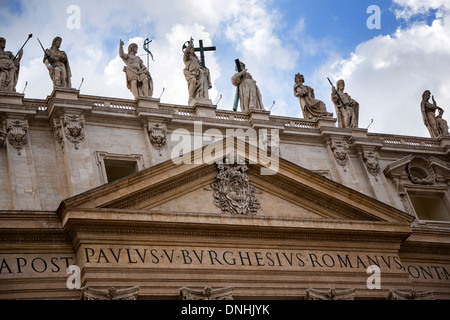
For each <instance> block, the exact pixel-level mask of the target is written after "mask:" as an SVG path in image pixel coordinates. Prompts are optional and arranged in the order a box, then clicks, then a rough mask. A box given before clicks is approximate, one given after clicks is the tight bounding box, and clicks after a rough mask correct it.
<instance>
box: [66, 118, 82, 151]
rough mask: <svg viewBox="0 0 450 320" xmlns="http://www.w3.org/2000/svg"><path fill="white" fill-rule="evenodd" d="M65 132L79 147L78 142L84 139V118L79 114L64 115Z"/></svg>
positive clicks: (76, 146) (76, 147) (68, 138)
mask: <svg viewBox="0 0 450 320" xmlns="http://www.w3.org/2000/svg"><path fill="white" fill-rule="evenodd" d="M63 124H64V134H65V136H66V138H67V140H69V141H70V142H72V143H73V144H74V146H75V149H78V144H79V143H81V141H83V139H84V118H83V117H82V116H79V115H64V121H63Z"/></svg>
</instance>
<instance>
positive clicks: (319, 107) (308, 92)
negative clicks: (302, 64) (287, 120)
mask: <svg viewBox="0 0 450 320" xmlns="http://www.w3.org/2000/svg"><path fill="white" fill-rule="evenodd" d="M304 82H305V78H304V77H303V75H302V74H300V73H297V74H296V75H295V84H294V96H296V97H297V98H298V99H299V101H300V107H301V108H302V112H303V117H304V118H305V119H313V118H320V117H332V116H333V114H332V113H329V112H328V111H327V109H326V106H325V103H324V102H323V101H321V100H318V99H316V97H315V94H314V89H313V88H311V87H309V86H306V85H304V84H303V83H304Z"/></svg>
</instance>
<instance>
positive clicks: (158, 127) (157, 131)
mask: <svg viewBox="0 0 450 320" xmlns="http://www.w3.org/2000/svg"><path fill="white" fill-rule="evenodd" d="M166 132H167V127H166V125H165V124H159V123H153V124H150V123H149V125H148V135H149V138H150V142H151V143H152V146H153V148H155V150H158V151H159V155H161V150H162V148H164V146H165V145H166V136H167V135H166Z"/></svg>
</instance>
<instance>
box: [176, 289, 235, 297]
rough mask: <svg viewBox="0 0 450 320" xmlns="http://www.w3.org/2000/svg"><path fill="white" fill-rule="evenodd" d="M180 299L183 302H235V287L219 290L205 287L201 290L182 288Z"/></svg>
mask: <svg viewBox="0 0 450 320" xmlns="http://www.w3.org/2000/svg"><path fill="white" fill-rule="evenodd" d="M180 298H181V300H233V287H226V288H218V289H213V288H211V287H205V288H204V289H200V290H196V289H191V288H187V287H182V288H181V289H180Z"/></svg>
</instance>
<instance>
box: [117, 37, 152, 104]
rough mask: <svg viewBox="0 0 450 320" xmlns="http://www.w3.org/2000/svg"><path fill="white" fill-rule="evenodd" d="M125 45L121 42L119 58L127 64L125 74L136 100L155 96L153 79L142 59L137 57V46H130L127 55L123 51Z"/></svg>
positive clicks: (124, 68) (132, 44)
mask: <svg viewBox="0 0 450 320" xmlns="http://www.w3.org/2000/svg"><path fill="white" fill-rule="evenodd" d="M123 44H124V43H123V41H122V40H120V45H119V56H120V57H121V58H122V60H123V62H124V63H125V64H126V66H125V67H123V72H125V75H126V82H127V88H128V89H129V90H130V91H131V93H132V94H133V96H134V98H135V99H137V98H138V97H151V96H153V79H152V76H151V75H150V71H148V70H147V68H146V67H145V65H144V62H143V61H142V59H141V58H140V57H138V56H137V55H136V54H137V52H138V46H137V44H136V43H131V44H130V45H129V46H128V53H127V54H126V53H124V51H123Z"/></svg>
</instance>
